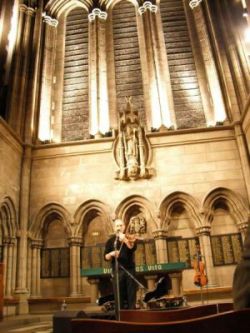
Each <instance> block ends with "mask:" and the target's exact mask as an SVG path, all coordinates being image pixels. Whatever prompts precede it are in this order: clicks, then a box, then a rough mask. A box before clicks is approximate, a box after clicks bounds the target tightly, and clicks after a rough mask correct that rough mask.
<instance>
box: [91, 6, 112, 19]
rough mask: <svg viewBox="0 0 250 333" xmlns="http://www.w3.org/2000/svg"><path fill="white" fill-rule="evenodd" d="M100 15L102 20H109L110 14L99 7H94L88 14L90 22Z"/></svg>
mask: <svg viewBox="0 0 250 333" xmlns="http://www.w3.org/2000/svg"><path fill="white" fill-rule="evenodd" d="M96 17H99V18H100V19H101V20H105V21H106V20H107V17H108V14H107V13H106V12H103V11H101V10H100V9H99V8H94V9H93V10H92V12H91V13H90V14H89V15H88V19H89V22H92V21H94V20H95V19H96Z"/></svg>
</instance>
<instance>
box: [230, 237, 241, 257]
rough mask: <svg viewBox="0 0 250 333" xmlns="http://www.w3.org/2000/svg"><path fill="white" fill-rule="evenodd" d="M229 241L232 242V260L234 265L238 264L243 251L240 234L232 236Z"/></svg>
mask: <svg viewBox="0 0 250 333" xmlns="http://www.w3.org/2000/svg"><path fill="white" fill-rule="evenodd" d="M231 240H232V247H233V254H234V260H235V262H236V263H238V262H239V261H240V260H241V255H242V250H243V248H242V239H241V234H234V235H232V236H231Z"/></svg>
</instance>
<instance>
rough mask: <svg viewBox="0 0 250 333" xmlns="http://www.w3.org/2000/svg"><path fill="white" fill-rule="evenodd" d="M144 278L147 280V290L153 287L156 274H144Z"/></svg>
mask: <svg viewBox="0 0 250 333" xmlns="http://www.w3.org/2000/svg"><path fill="white" fill-rule="evenodd" d="M144 279H145V280H146V281H147V288H148V290H149V291H151V290H154V289H155V283H156V282H155V281H156V279H157V275H145V276H144Z"/></svg>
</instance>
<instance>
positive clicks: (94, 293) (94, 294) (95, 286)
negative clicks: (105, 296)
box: [88, 278, 100, 303]
mask: <svg viewBox="0 0 250 333" xmlns="http://www.w3.org/2000/svg"><path fill="white" fill-rule="evenodd" d="M99 282H100V280H99V279H95V278H88V283H89V284H90V297H91V303H96V300H97V298H98V297H99Z"/></svg>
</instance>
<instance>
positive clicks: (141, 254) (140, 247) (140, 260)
mask: <svg viewBox="0 0 250 333" xmlns="http://www.w3.org/2000/svg"><path fill="white" fill-rule="evenodd" d="M135 263H136V265H143V264H145V250H144V244H143V243H137V250H136V251H135Z"/></svg>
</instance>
